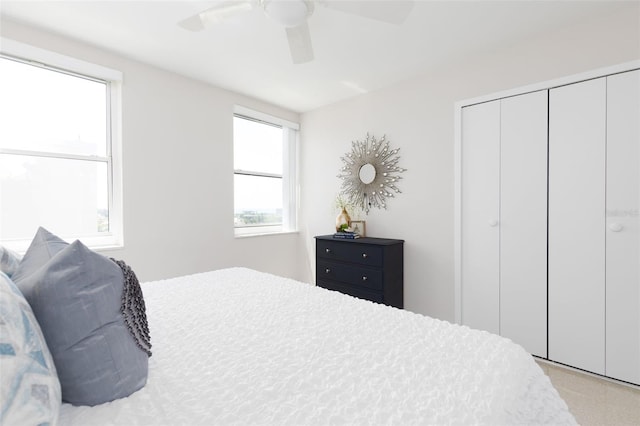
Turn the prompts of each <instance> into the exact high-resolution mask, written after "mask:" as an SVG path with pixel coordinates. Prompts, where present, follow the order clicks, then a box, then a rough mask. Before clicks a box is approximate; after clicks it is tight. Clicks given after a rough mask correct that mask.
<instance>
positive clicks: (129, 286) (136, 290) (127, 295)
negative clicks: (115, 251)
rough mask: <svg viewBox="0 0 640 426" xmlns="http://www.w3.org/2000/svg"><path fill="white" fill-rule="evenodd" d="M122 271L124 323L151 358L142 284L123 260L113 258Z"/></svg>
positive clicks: (121, 307)
mask: <svg viewBox="0 0 640 426" xmlns="http://www.w3.org/2000/svg"><path fill="white" fill-rule="evenodd" d="M111 260H113V261H114V262H115V263H116V264H117V265H118V266H119V267H120V269H122V274H123V275H124V284H123V287H122V304H121V305H120V312H121V313H122V316H123V318H124V322H125V324H126V325H127V328H128V329H129V333H130V334H131V336H132V337H133V339H134V340H135V342H136V345H138V347H139V348H140V349H141V350H142V351H144V352H145V353H146V354H147V355H148V356H151V336H150V334H149V324H148V323H147V313H146V308H145V305H144V298H143V297H142V289H141V288H140V283H139V282H138V278H137V277H136V274H135V273H134V272H133V270H132V269H131V268H130V267H129V265H127V264H126V263H124V262H123V261H122V260H116V259H114V258H111Z"/></svg>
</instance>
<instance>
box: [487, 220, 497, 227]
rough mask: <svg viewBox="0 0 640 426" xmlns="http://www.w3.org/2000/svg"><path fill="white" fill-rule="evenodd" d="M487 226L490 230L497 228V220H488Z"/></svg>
mask: <svg viewBox="0 0 640 426" xmlns="http://www.w3.org/2000/svg"><path fill="white" fill-rule="evenodd" d="M489 226H490V227H492V228H495V227H496V226H498V219H489Z"/></svg>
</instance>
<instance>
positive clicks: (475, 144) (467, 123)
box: [461, 101, 500, 334]
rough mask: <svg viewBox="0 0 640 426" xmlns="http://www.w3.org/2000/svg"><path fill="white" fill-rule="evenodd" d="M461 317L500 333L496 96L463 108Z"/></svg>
mask: <svg viewBox="0 0 640 426" xmlns="http://www.w3.org/2000/svg"><path fill="white" fill-rule="evenodd" d="M461 170H462V218H461V221H462V233H461V235H462V244H461V245H462V259H461V261H462V274H461V276H462V323H463V324H465V325H468V326H469V327H472V328H477V329H481V330H487V331H490V332H492V333H496V334H498V333H499V312H500V306H499V293H498V292H499V282H498V280H499V231H498V230H499V227H498V219H499V189H500V101H493V102H488V103H483V104H478V105H472V106H468V107H465V108H464V109H463V111H462V167H461Z"/></svg>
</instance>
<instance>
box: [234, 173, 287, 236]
mask: <svg viewBox="0 0 640 426" xmlns="http://www.w3.org/2000/svg"><path fill="white" fill-rule="evenodd" d="M234 185H235V187H234V188H235V226H237V227H246V226H256V225H281V224H282V178H273V177H262V176H247V175H241V174H236V175H235V177H234Z"/></svg>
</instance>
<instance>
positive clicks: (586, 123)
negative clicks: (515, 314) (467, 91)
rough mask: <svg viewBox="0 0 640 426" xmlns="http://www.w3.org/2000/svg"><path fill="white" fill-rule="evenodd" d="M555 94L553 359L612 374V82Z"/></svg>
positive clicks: (551, 127) (551, 207) (551, 271)
mask: <svg viewBox="0 0 640 426" xmlns="http://www.w3.org/2000/svg"><path fill="white" fill-rule="evenodd" d="M549 96H550V98H549V99H550V102H549V242H548V244H549V259H548V263H549V358H550V359H551V360H553V361H558V362H561V363H564V364H569V365H572V366H574V367H578V368H582V369H585V370H588V371H592V372H595V373H598V374H604V370H605V330H604V328H605V311H604V310H605V303H604V298H605V286H604V283H605V232H604V223H605V161H606V160H605V159H606V157H605V149H606V146H605V136H606V135H605V128H606V126H605V120H606V80H605V79H604V78H600V79H596V80H589V81H586V82H582V83H576V84H572V85H568V86H563V87H560V88H556V89H552V90H550V93H549Z"/></svg>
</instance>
